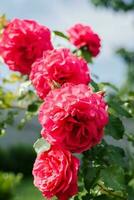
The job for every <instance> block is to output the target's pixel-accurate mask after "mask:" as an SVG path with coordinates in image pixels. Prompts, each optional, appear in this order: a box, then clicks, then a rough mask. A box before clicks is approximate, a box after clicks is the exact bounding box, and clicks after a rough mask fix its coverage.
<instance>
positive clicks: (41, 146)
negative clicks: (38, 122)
mask: <svg viewBox="0 0 134 200" xmlns="http://www.w3.org/2000/svg"><path fill="white" fill-rule="evenodd" d="M50 146H51V145H50V144H49V143H48V142H47V141H46V140H44V139H43V138H40V139H38V140H37V141H36V142H35V143H34V145H33V147H34V149H35V151H36V153H37V154H39V153H42V152H45V151H48V150H49V149H50Z"/></svg>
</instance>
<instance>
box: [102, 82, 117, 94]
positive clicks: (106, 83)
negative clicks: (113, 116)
mask: <svg viewBox="0 0 134 200" xmlns="http://www.w3.org/2000/svg"><path fill="white" fill-rule="evenodd" d="M100 85H102V86H108V87H110V88H112V89H113V90H115V91H116V92H118V91H119V89H118V88H117V87H116V86H115V85H114V84H112V83H109V82H101V83H100Z"/></svg>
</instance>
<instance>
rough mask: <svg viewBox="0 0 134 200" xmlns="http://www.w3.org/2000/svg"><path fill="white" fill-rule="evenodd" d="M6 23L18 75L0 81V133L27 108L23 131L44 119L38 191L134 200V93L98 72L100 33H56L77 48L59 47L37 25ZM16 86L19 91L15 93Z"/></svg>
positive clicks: (4, 46) (85, 29)
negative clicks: (132, 126)
mask: <svg viewBox="0 0 134 200" xmlns="http://www.w3.org/2000/svg"><path fill="white" fill-rule="evenodd" d="M0 23H1V24H0V29H1V37H0V54H1V58H2V59H3V61H4V62H5V63H6V64H7V66H8V67H9V69H10V70H12V71H17V72H16V73H15V72H14V73H10V74H9V75H8V76H7V77H3V78H1V83H2V84H1V87H0V133H1V135H4V133H5V131H6V127H7V125H12V124H13V123H14V119H15V117H16V115H17V114H18V113H19V111H20V110H25V116H24V118H23V119H22V120H21V122H20V124H19V125H18V127H19V128H22V127H23V126H24V125H25V123H27V122H28V120H30V119H32V118H33V117H34V116H37V115H38V114H39V122H40V124H41V125H42V131H41V137H42V138H41V139H38V141H37V142H36V143H35V145H34V148H35V150H36V152H37V153H38V155H37V159H36V161H35V164H34V167H33V175H34V184H35V186H36V187H38V188H39V190H40V191H41V192H42V194H43V196H44V197H46V198H48V199H50V198H55V196H56V197H57V198H58V199H60V200H68V199H69V198H70V199H74V200H81V199H82V200H86V199H88V200H101V199H103V200H121V199H122V200H127V199H129V200H132V199H133V196H134V167H133V166H134V165H133V164H134V160H133V152H132V148H133V145H134V135H133V134H132V133H130V132H129V131H128V129H127V127H126V122H127V121H129V120H132V118H133V117H134V91H133V90H128V91H127V90H126V92H122V90H120V89H119V88H118V87H117V86H115V85H113V84H111V83H109V82H99V81H98V80H96V79H95V77H94V76H93V75H92V74H91V69H90V63H91V62H92V63H93V60H94V59H95V57H96V56H97V55H98V54H99V52H100V50H101V48H100V47H101V41H100V38H99V36H98V35H97V34H96V33H95V32H94V31H93V30H92V28H90V27H89V26H85V25H82V24H76V25H74V26H73V27H71V28H70V29H69V30H68V31H67V33H62V32H60V31H53V32H52V33H53V35H54V37H55V38H57V37H60V38H61V39H62V40H65V41H66V42H67V43H68V46H69V47H70V43H71V48H70V49H67V48H59V49H57V48H56V47H54V46H53V44H52V41H51V35H52V34H51V31H50V30H49V29H48V28H47V27H45V26H43V25H40V24H38V23H37V22H35V21H32V20H19V19H15V20H12V21H10V22H9V21H7V20H6V18H5V16H2V17H1V20H0ZM88 64H89V68H88ZM94 67H95V66H94ZM100 67H101V66H100ZM9 84H10V85H11V84H12V85H13V88H17V87H18V86H17V85H19V89H18V90H17V91H16V89H15V90H14V89H12V90H9V89H7V88H8V85H9ZM3 111H5V112H4V115H3ZM124 142H125V143H126V144H127V145H126V146H127V147H125V145H123V144H124ZM129 146H131V148H129ZM31 173H32V172H31Z"/></svg>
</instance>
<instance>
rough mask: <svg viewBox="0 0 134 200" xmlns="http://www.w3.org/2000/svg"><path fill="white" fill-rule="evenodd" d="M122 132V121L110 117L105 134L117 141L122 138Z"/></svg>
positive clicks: (112, 116)
mask: <svg viewBox="0 0 134 200" xmlns="http://www.w3.org/2000/svg"><path fill="white" fill-rule="evenodd" d="M124 131H125V130H124V126H123V123H122V121H121V120H120V119H119V118H118V117H115V116H114V115H110V117H109V123H108V125H107V126H106V128H105V133H106V134H107V135H110V136H112V137H113V138H115V139H117V140H119V139H121V138H123V134H124Z"/></svg>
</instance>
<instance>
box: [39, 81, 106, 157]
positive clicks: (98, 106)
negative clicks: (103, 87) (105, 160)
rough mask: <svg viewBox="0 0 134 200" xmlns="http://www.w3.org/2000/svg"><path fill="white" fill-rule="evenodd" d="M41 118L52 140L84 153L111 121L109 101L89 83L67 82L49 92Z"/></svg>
mask: <svg viewBox="0 0 134 200" xmlns="http://www.w3.org/2000/svg"><path fill="white" fill-rule="evenodd" d="M39 121H40V123H41V125H42V126H43V130H42V132H41V134H42V136H43V137H44V138H45V139H46V140H47V141H48V142H49V143H51V144H59V145H61V146H62V147H63V148H65V149H68V150H70V151H71V152H77V153H81V152H83V151H86V150H88V149H89V148H91V147H92V146H94V145H96V144H98V143H99V142H100V141H101V139H102V137H103V129H104V126H105V125H106V124H107V122H108V112H107V105H106V103H105V101H104V99H103V95H102V94H101V93H93V92H92V90H91V89H90V88H89V87H88V86H86V85H84V84H79V85H71V84H65V85H64V86H62V88H60V89H56V90H53V91H51V92H50V93H49V94H48V95H47V97H46V99H45V102H44V103H43V105H42V106H41V107H40V111H39Z"/></svg>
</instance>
